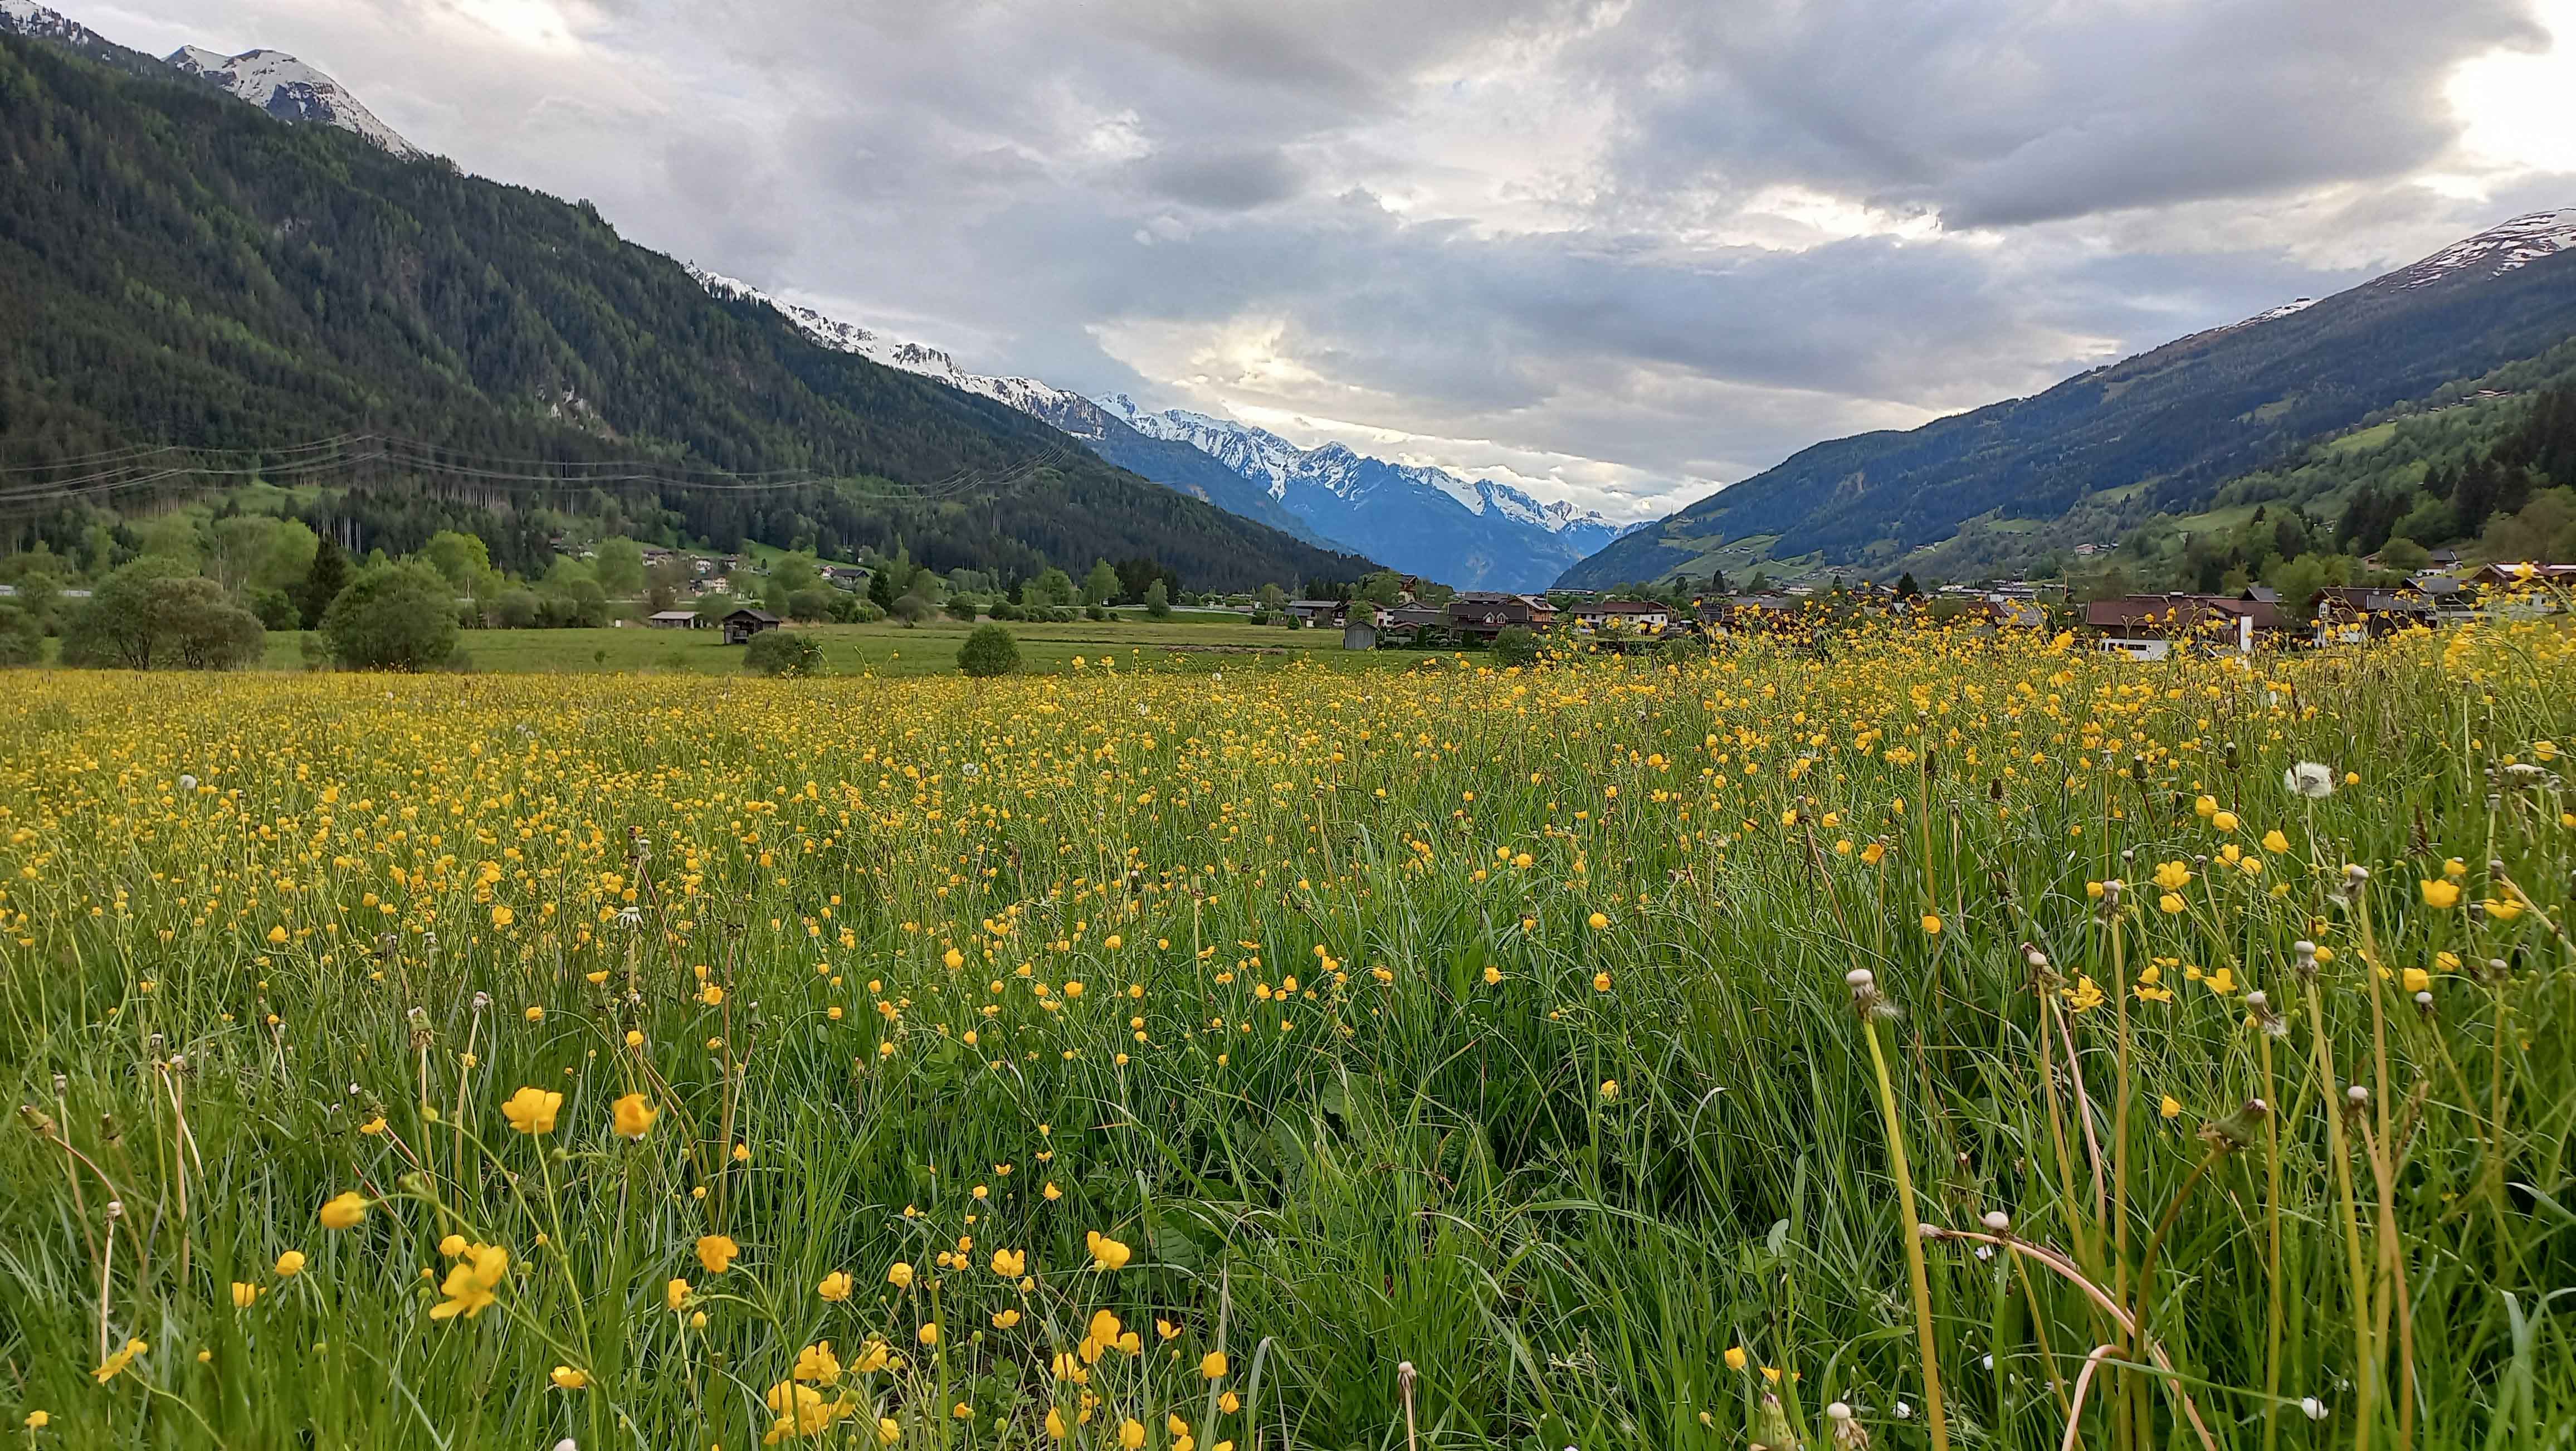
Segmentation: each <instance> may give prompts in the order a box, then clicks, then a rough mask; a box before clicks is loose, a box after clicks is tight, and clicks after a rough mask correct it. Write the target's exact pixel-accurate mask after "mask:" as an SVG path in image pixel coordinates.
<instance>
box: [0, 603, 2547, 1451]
mask: <svg viewBox="0 0 2576 1451" xmlns="http://www.w3.org/2000/svg"><path fill="white" fill-rule="evenodd" d="M1146 628H1147V627H1142V626H1139V627H1129V626H1125V625H1121V626H1118V627H1115V629H1113V630H1109V631H1107V632H1105V633H1106V634H1108V635H1110V636H1112V637H1114V638H1115V640H1116V641H1117V642H1119V643H1120V644H1121V646H1122V647H1123V646H1124V645H1126V644H1129V643H1134V644H1136V645H1137V646H1138V649H1139V654H1140V656H1141V655H1144V654H1146V653H1147V650H1148V648H1149V647H1151V646H1153V645H1155V644H1157V643H1159V642H1158V641H1155V640H1145V639H1139V638H1138V635H1139V634H1140V633H1142V632H1143V631H1145V629H1146ZM1165 628H1166V629H1167V630H1168V631H1169V632H1171V633H1174V634H1177V633H1179V632H1181V631H1183V630H1184V629H1186V628H1196V629H1204V630H1219V629H1223V628H1227V627H1182V626H1170V627H1165ZM596 633H597V635H598V637H599V638H601V639H602V640H603V642H606V641H612V640H613V641H615V642H617V643H619V644H623V643H625V642H627V641H629V640H633V641H637V642H640V643H639V648H643V649H652V648H669V646H670V643H671V642H666V641H663V640H659V639H655V638H654V637H652V636H649V635H645V634H644V633H643V632H640V631H632V630H630V631H604V632H596ZM512 638H513V639H515V638H516V637H512ZM559 638H560V637H550V638H549V639H548V640H547V641H546V642H545V643H546V644H547V645H548V646H549V647H552V646H554V645H555V644H556V642H557V640H558V639H559ZM490 640H491V637H488V636H477V637H474V640H473V642H472V643H473V647H474V649H475V651H476V654H477V656H478V663H480V664H481V665H482V666H483V668H484V669H485V670H500V669H503V668H504V667H502V666H500V665H499V664H498V663H497V662H495V661H494V660H492V659H490V658H489V657H488V655H487V652H488V651H489V650H490V649H491V645H490V643H489V642H490ZM952 641H953V634H952V633H950V632H944V631H941V630H938V629H925V630H922V631H918V632H912V633H909V634H902V633H889V632H884V631H870V632H854V633H852V634H849V635H846V636H841V637H837V638H836V646H839V647H840V648H842V649H844V650H845V652H847V653H845V655H844V656H843V657H842V658H845V659H858V660H866V659H869V658H871V657H870V656H868V655H866V654H864V653H861V652H865V651H870V650H874V649H877V648H879V647H880V644H881V645H882V648H883V649H884V651H885V655H884V657H883V658H884V663H885V664H886V665H887V666H888V667H890V668H891V667H899V666H901V665H907V664H910V663H912V662H913V661H914V660H915V659H917V658H926V657H931V656H933V655H934V654H945V653H947V652H946V651H945V650H943V649H941V646H942V645H945V644H950V643H951V642H952ZM683 643H687V642H683ZM1089 644H1090V640H1089V637H1088V636H1084V635H1080V634H1076V635H1073V636H1068V637H1066V638H1064V639H1062V640H1060V641H1056V642H1054V643H1053V644H1052V645H1051V646H1050V648H1057V647H1060V648H1062V649H1064V650H1066V651H1068V652H1074V651H1079V650H1081V649H1082V648H1083V647H1084V646H1086V645H1089ZM575 648H576V650H577V649H578V644H577V642H576V644H575ZM600 648H607V645H606V644H605V643H603V645H602V646H601V647H600ZM898 648H899V649H900V650H901V652H902V654H903V656H904V660H903V661H900V662H898V661H896V660H895V659H894V658H893V656H894V652H895V650H897V649H898ZM1092 648H1093V649H1097V648H1098V647H1097V646H1092ZM1127 658H1128V657H1127V654H1126V652H1125V650H1124V649H1123V648H1122V649H1121V650H1120V651H1119V659H1120V661H1121V662H1122V663H1121V664H1120V666H1119V667H1118V668H1116V669H1114V670H1102V669H1099V668H1096V667H1091V666H1086V668H1084V669H1083V670H1081V671H1068V672H1067V673H1064V674H1061V675H1053V676H1046V677H1041V678H1024V679H1015V680H998V681H983V682H969V681H965V680H962V679H955V678H950V679H890V678H885V675H884V674H880V675H878V676H877V677H875V678H836V679H827V680H818V681H795V682H770V681H762V680H750V679H744V678H741V677H739V676H738V675H731V674H727V675H724V676H723V678H693V677H692V675H689V674H681V673H673V674H670V675H659V674H653V675H633V674H630V675H625V676H616V675H606V674H597V673H592V674H577V673H570V671H567V673H564V674H559V675H550V674H543V673H530V674H516V673H495V674H477V675H465V676H448V675H442V676H431V677H407V678H391V677H368V676H358V675H340V674H289V673H283V672H252V673H247V674H241V675H234V676H213V677H208V676H196V677H189V676H148V677H146V676H130V675H117V674H112V673H105V672H31V673H25V674H20V675H15V676H12V677H10V682H9V683H10V685H11V689H9V690H8V691H7V692H5V693H0V1079H5V1082H6V1087H7V1090H8V1091H9V1092H10V1093H11V1094H12V1095H13V1098H14V1101H15V1102H16V1103H18V1104H20V1105H23V1107H22V1109H21V1111H20V1114H19V1116H18V1121H17V1122H16V1123H15V1124H14V1125H12V1126H11V1127H10V1128H9V1130H8V1131H7V1132H6V1133H5V1134H0V1410H5V1411H6V1412H7V1414H8V1415H9V1416H11V1417H12V1420H11V1421H10V1422H8V1423H7V1424H11V1425H16V1424H19V1423H20V1419H21V1418H23V1420H24V1424H25V1425H26V1428H27V1429H26V1430H25V1432H24V1435H25V1437H26V1439H27V1442H28V1444H30V1445H33V1446H37V1447H53V1446H63V1447H77V1448H92V1447H99V1448H106V1447H116V1448H126V1447H153V1448H163V1447H170V1448H181V1447H185V1448H195V1447H207V1446H217V1445H221V1446H228V1447H241V1448H268V1447H288V1446H294V1447H313V1448H362V1447H363V1448H379V1447H439V1448H465V1447H498V1448H512V1451H523V1448H543V1447H548V1446H553V1445H555V1444H556V1443H557V1441H558V1439H559V1438H571V1439H573V1440H574V1441H575V1442H576V1444H577V1445H578V1446H581V1447H588V1448H606V1447H648V1448H654V1451H661V1448H679V1447H687V1448H706V1447H721V1448H726V1451H738V1448H747V1447H750V1446H753V1445H758V1444H764V1443H765V1444H787V1445H821V1446H851V1447H858V1446H868V1447H895V1446H909V1447H915V1448H924V1451H928V1448H940V1451H964V1448H991V1451H1007V1448H1020V1447H1030V1448H1045V1447H1050V1446H1058V1445H1060V1446H1066V1447H1074V1448H1082V1451H1095V1448H1096V1451H1109V1448H1113V1447H1114V1448H1118V1451H1199V1448H1202V1447H1204V1448H1207V1451H1289V1448H1292V1447H1315V1448H1348V1447H1354V1446H1371V1447H1382V1448H1394V1447H1399V1446H1401V1447H1405V1448H1407V1451H1415V1448H1418V1447H1420V1446H1426V1445H1428V1446H1438V1447H1488V1446H1490V1447H1500V1448H1511V1451H1554V1448H1558V1447H1567V1446H1576V1447H1583V1448H1587V1451H1590V1448H1635V1451H1646V1448H1665V1447H1681V1448H1707V1451H1720V1448H1729V1451H1731V1448H1743V1447H1747V1446H1751V1445H1760V1446H1765V1447H1771V1448H1789V1447H1799V1448H1812V1451H1827V1448H1831V1451H1861V1448H1863V1447H1866V1446H1875V1447H1876V1448H1878V1451H1892V1448H1904V1451H1912V1448H1922V1447H1929V1448H1933V1451H1949V1448H1951V1447H1954V1446H1955V1447H1959V1448H1963V1451H1964V1448H1969V1447H1979V1448H1983V1447H2009V1448H2031V1451H2043V1448H2055V1447H2059V1446H2061V1444H2082V1445H2089V1446H2102V1447H2118V1448H2124V1451H2150V1448H2165V1447H2177V1448H2189V1447H2201V1446H2207V1447H2227V1448H2246V1451H2256V1448H2259V1451H2278V1448H2284V1447H2289V1448H2309V1447H2328V1446H2333V1447H2345V1446H2353V1447H2362V1448H2367V1447H2374V1446H2378V1447H2395V1446H2414V1445H2422V1446H2428V1447H2462V1448H2466V1447H2476V1448H2480V1451H2490V1448H2515V1451H2541V1448H2550V1447H2558V1446H2562V1445H2564V1444H2565V1442H2566V1437H2567V1428H2568V1427H2569V1426H2570V1425H2571V1424H2576V1339H2571V1336H2570V1334H2569V1329H2568V1323H2567V1315H2568V1314H2569V1311H2570V1304H2569V1301H2568V1299H2567V1297H2566V1296H2567V1287H2569V1286H2571V1285H2576V1212H2571V1208H2576V1185H2571V1183H2570V1172H2571V1171H2570V1157H2569V1146H2570V1145H2569V1141H2570V1137H2571V1134H2576V1065H2572V1064H2571V1059H2570V1053H2569V1043H2570V1032H2571V1029H2576V947H2571V944H2570V942H2569V938H2568V934H2567V930H2566V929H2567V926H2568V920H2567V914H2568V912H2569V907H2570V902H2569V892H2570V878H2569V873H2570V868H2571V866H2576V801H2571V800H2570V797H2569V795H2568V793H2567V791H2566V789H2565V786H2564V783H2563V781H2562V779H2561V775H2560V773H2561V772H2562V771H2563V769H2564V767H2565V765H2566V757H2565V754H2564V752H2563V750H2562V743H2564V742H2567V741H2569V740H2571V739H2576V636H2571V634H2570V633H2569V631H2568V629H2567V627H2566V626H2565V625H2564V623H2562V622H2555V621H2544V622H2536V623H2521V624H2514V625H2509V626H2476V627H2469V628H2466V629H2463V630H2460V631H2457V632H2453V633H2449V634H2445V635H2443V636H2441V637H2439V638H2425V637H2418V638H2413V639H2406V640H2400V641H2397V642H2393V643H2392V644H2390V645H2389V646H2387V647H2386V648H2384V649H2381V650H2378V651H2375V652H2373V653H2370V654H2367V655H2356V654H2346V655H2338V656H2317V657H2310V658H2306V659H2300V660H2269V659H2263V660H2257V661H2255V662H2253V663H2252V664H2251V665H2250V666H2249V665H2248V664H2247V663H2245V662H2241V661H2236V662H2216V661H2176V662H2171V663H2166V664H2159V665H2155V666H2144V667H2141V666H2134V665H2129V664H2125V663H2122V662H2117V661H2111V660H2105V659H2103V658H2101V657H2098V656H2092V655H2088V654H2085V653H2083V652H2081V651H2078V650H2075V649H2073V648H2072V647H2071V642H2068V641H2065V640H2058V641H2049V640H2046V639H2042V638H2031V637H2002V638H1993V637H1986V638H1976V637H1970V636H1966V635H1958V636H1952V635H1947V634H1941V633H1931V632H1924V633H1905V634H1896V635H1879V636H1870V637H1865V638H1855V639H1849V640H1845V641H1841V642H1838V643H1836V644H1835V645H1833V646H1832V647H1831V648H1830V649H1827V650H1812V649H1801V650H1799V651H1796V652H1790V651H1786V650H1781V651H1774V650H1772V649H1771V648H1769V647H1767V646H1762V645H1753V646H1747V647H1745V648H1744V649H1742V650H1741V651H1740V652H1734V653H1726V654H1721V655H1720V656H1719V657H1717V658H1715V659H1713V660H1710V661H1707V662H1705V663H1701V664H1693V665H1672V664H1667V663H1664V662H1660V661H1657V662H1648V661H1645V660H1632V661H1626V662H1621V661H1615V660H1614V661H1600V662H1593V663H1586V664H1581V665H1574V666H1567V667H1560V668H1549V669H1543V670H1540V671H1537V672H1534V673H1523V672H1516V671H1504V672H1498V671H1494V670H1490V669H1485V668H1480V667H1478V666H1477V665H1475V664H1472V663H1470V664H1452V665H1449V666H1447V667H1444V668H1439V669H1417V670H1413V671H1402V672H1398V671H1389V672H1372V673H1365V674H1350V673H1344V672H1341V671H1338V670H1334V669H1329V668H1326V666H1325V664H1324V661H1325V660H1326V659H1327V658H1328V657H1326V656H1321V655H1319V656H1316V657H1313V658H1311V659H1308V660H1289V661H1286V662H1283V663H1279V664H1277V665H1275V666H1270V667H1265V668H1261V669H1256V670H1248V671H1243V672H1237V671H1235V670H1233V669H1227V670H1225V671H1223V672H1222V677H1221V678H1219V677H1218V676H1217V675H1216V674H1215V673H1199V672H1195V671H1193V672H1190V673H1182V672H1176V671H1162V670H1154V669H1138V668H1131V667H1130V666H1129V665H1128V664H1127V663H1126V661H1127ZM627 668H633V669H647V668H651V669H658V668H659V667H658V666H655V665H652V664H651V662H641V663H638V664H636V665H633V666H630V667H627ZM717 668H718V669H719V670H720V669H721V668H722V667H720V666H719V667H717ZM943 668H944V666H943ZM572 669H595V667H594V666H579V665H577V666H574V667H572ZM1918 1225H1919V1226H1924V1228H1922V1229H1919V1230H1918V1228H1917V1226H1918Z"/></svg>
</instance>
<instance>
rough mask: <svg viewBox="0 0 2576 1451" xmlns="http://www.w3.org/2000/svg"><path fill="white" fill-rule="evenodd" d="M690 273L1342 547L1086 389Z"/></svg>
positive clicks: (817, 333)
mask: <svg viewBox="0 0 2576 1451" xmlns="http://www.w3.org/2000/svg"><path fill="white" fill-rule="evenodd" d="M689 275H690V276H692V277H695V278H696V279H697V280H698V283H699V285H700V286H702V287H704V288H706V289H707V290H708V291H709V292H711V293H714V294H715V295H717V296H718V297H723V298H729V299H732V300H735V301H743V302H753V303H758V304H760V305H762V306H766V307H770V308H773V309H775V310H777V311H778V312H779V313H780V314H781V315H782V316H784V317H785V318H786V319H787V320H788V321H789V322H790V323H793V324H794V325H795V326H796V329H797V330H798V331H799V332H802V333H804V334H805V335H806V336H807V337H809V338H811V339H813V340H814V341H815V342H817V343H820V344H822V345H823V346H824V347H827V348H830V349H832V350H833V351H835V352H843V353H855V354H857V355H858V356H860V357H863V358H867V359H869V360H870V361H872V362H877V363H882V364H884V365H885V366H886V367H889V368H901V369H902V370H904V371H905V372H907V373H918V374H920V375H921V376H922V377H925V378H935V379H937V380H938V381H940V382H942V383H945V384H947V385H948V386H949V387H951V388H955V389H957V390H958V391H959V392H961V393H972V394H975V395H976V396H978V397H982V398H990V399H992V400H993V401H994V402H996V403H1001V404H1004V405H1007V406H1009V407H1012V408H1016V409H1018V410H1020V411H1021V412H1023V413H1026V414H1029V415H1031V416H1033V417H1036V418H1041V419H1044V420H1045V421H1046V422H1047V423H1049V424H1052V425H1053V426H1054V427H1056V428H1057V429H1059V430H1061V431H1062V432H1065V433H1068V434H1071V435H1072V436H1073V437H1075V438H1077V439H1079V440H1081V441H1082V444H1083V446H1084V447H1086V448H1088V449H1090V450H1091V451H1092V452H1093V453H1096V454H1098V455H1100V457H1102V458H1103V459H1106V460H1107V461H1109V462H1110V463H1113V464H1116V465H1117V466H1118V467H1120V468H1122V469H1126V470H1128V471H1129V472H1131V473H1134V474H1137V475H1140V476H1142V477H1144V478H1148V479H1151V480H1153V481H1154V482H1155V483H1158V484H1161V485H1163V486H1165V487H1166V488H1172V489H1178V490H1179V491H1181V492H1182V493H1184V494H1188V495H1190V496H1191V497H1192V498H1197V499H1204V500H1206V501H1207V502H1208V503H1211V504H1214V505H1216V506H1217V507H1218V508H1220V509H1223V510H1225V511H1226V512H1227V513H1229V514H1240V515H1242V516H1243V517H1244V518H1246V519H1250V520H1253V521H1254V522H1256V523H1260V524H1267V525H1269V526H1270V527H1271V528H1273V529H1277V530H1280V531H1281V532H1283V533H1286V534H1289V535H1292V536H1294V537H1296V538H1299V539H1302V540H1305V541H1306V542H1307V543H1309V544H1312V545H1315V546H1316V547H1318V548H1323V549H1338V548H1340V547H1341V546H1340V545H1338V544H1335V543H1334V542H1333V541H1331V540H1328V539H1326V538H1324V537H1323V536H1322V535H1320V534H1318V533H1316V532H1315V531H1314V530H1313V529H1312V528H1310V527H1308V526H1307V524H1306V522H1305V521H1304V520H1302V519H1300V518H1298V517H1297V516H1296V515H1294V514H1291V513H1289V512H1288V510H1287V509H1285V508H1283V507H1282V506H1281V505H1280V503H1279V501H1278V500H1276V499H1273V498H1271V497H1270V496H1269V495H1268V494H1266V493H1264V492H1262V491H1261V490H1260V489H1258V488H1255V487H1253V486H1252V485H1251V484H1249V483H1247V482H1246V481H1245V480H1244V478H1243V477H1242V476H1241V475H1239V474H1237V473H1235V472H1233V471H1232V470H1230V469H1228V468H1226V467H1225V466H1224V465H1222V464H1219V463H1218V462H1216V461H1215V460H1214V459H1211V458H1209V457H1208V456H1207V455H1205V454H1203V453H1200V452H1199V451H1198V450H1196V449H1193V448H1190V447H1188V446H1186V445H1183V444H1178V443H1173V442H1171V441H1169V440H1166V439H1160V438H1152V437H1149V436H1147V435H1145V434H1142V433H1138V432H1137V431H1136V430H1134V429H1132V428H1130V427H1128V426H1127V425H1126V424H1125V423H1123V422H1121V421H1119V420H1118V419H1116V418H1113V417H1111V416H1110V415H1109V414H1108V413H1106V412H1104V411H1102V409H1101V408H1100V406H1099V405H1097V404H1095V403H1093V402H1092V401H1091V400H1090V399H1088V398H1085V397H1083V396H1082V395H1081V394H1079V393H1075V392H1072V391H1070V390H1068V389H1064V388H1054V387H1050V386H1048V385H1047V384H1044V383H1041V382H1039V381H1038V380H1036V379H1035V378H997V377H992V376H989V375H986V374H982V373H970V372H967V371H966V370H965V369H963V368H961V367H959V366H957V360H956V359H954V358H951V357H950V356H948V354H946V353H944V352H941V351H940V350H939V349H937V348H930V347H924V346H922V345H921V344H919V343H907V342H897V341H895V340H894V339H892V338H889V337H886V336H885V335H884V334H882V333H877V332H872V331H870V330H869V329H867V328H863V327H860V326H859V325H858V324H856V323H851V322H843V321H842V320H840V319H839V318H834V317H827V316H825V315H824V314H822V313H820V312H817V311H815V310H814V309H813V308H810V307H804V306H801V305H799V304H796V303H792V302H787V301H784V300H782V299H780V298H776V297H772V296H770V295H769V294H768V293H765V292H763V291H761V290H760V289H759V288H757V287H754V286H752V285H751V284H750V283H748V282H743V281H741V280H739V279H736V278H732V277H726V276H724V275H722V274H720V273H715V272H709V271H706V270H704V269H703V268H700V267H697V266H695V265H692V266H691V267H690V268H689Z"/></svg>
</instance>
